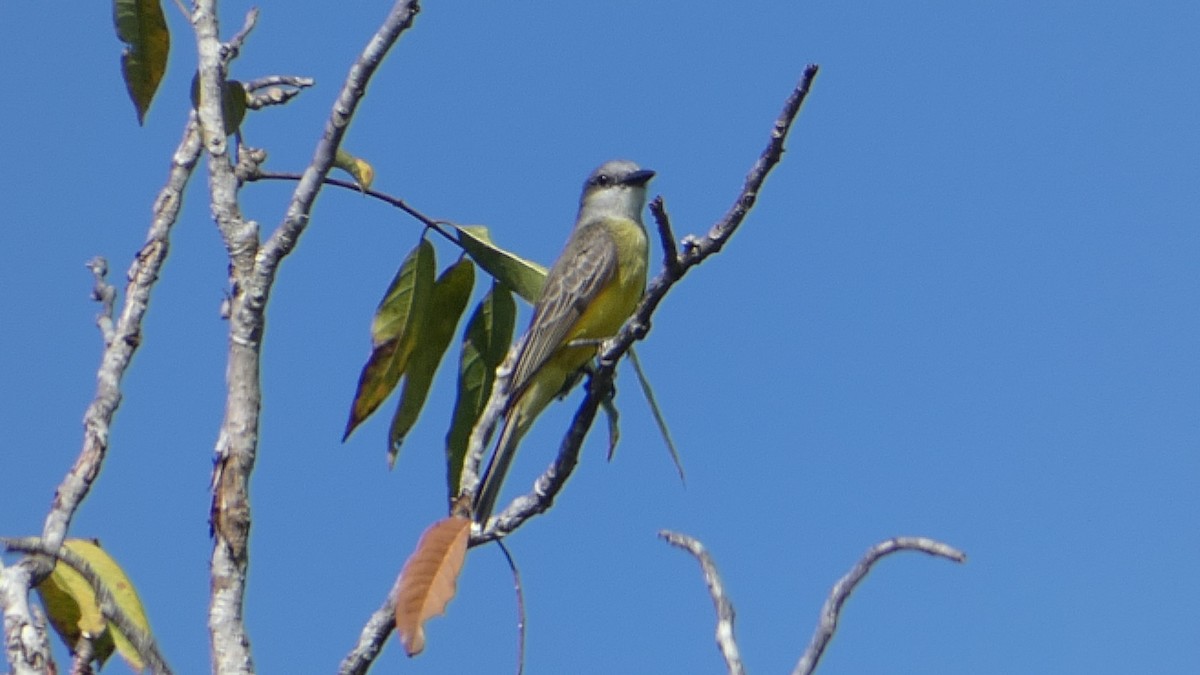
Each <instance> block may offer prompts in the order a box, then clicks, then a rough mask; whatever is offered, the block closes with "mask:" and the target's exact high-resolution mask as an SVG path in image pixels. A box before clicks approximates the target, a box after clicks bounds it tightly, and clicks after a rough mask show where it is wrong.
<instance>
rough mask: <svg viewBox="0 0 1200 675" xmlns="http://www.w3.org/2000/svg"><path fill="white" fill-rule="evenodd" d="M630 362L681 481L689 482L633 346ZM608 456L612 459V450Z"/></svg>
mask: <svg viewBox="0 0 1200 675" xmlns="http://www.w3.org/2000/svg"><path fill="white" fill-rule="evenodd" d="M629 362H630V363H632V364H633V372H635V373H637V380H638V384H640V385H641V386H642V393H643V394H645V395H646V402H647V403H649V404H650V413H651V414H653V415H654V422H655V423H656V424H658V432H659V433H660V434H662V438H663V442H665V443H666V444H667V451H668V452H670V453H671V461H672V462H674V463H675V470H676V471H678V472H679V481H680V482H681V483H687V479H686V478H685V477H684V475H683V462H682V461H681V460H680V459H679V449H678V448H676V447H675V441H674V439H672V438H671V430H670V429H668V428H667V418H666V417H663V414H662V409H661V408H659V407H658V401H657V400H656V399H655V397H654V389H653V388H651V387H650V380H649V378H647V377H646V372H645V371H643V370H642V362H641V361H640V360H639V359H638V356H637V352H635V351H633V347H630V348H629ZM608 458H609V459H612V451H611V450H610V451H609V456H608Z"/></svg>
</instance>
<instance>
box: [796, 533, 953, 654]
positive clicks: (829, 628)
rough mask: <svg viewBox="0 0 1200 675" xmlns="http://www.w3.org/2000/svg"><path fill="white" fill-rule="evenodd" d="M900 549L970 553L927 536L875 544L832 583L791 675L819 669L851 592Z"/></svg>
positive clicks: (936, 553)
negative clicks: (884, 559) (817, 619)
mask: <svg viewBox="0 0 1200 675" xmlns="http://www.w3.org/2000/svg"><path fill="white" fill-rule="evenodd" d="M898 551H920V552H922V553H928V554H929V555H934V556H938V557H941V558H945V559H947V560H952V561H954V562H957V563H962V562H966V560H967V555H966V554H965V553H963V552H962V551H959V550H958V549H956V548H953V547H951V546H948V545H946V544H943V543H941V542H939V541H934V540H933V539H926V538H925V537H894V538H892V539H888V540H886V541H883V542H880V543H878V544H876V545H874V546H872V547H871V548H870V549H869V550H868V551H867V553H866V554H865V555H864V556H863V557H862V559H861V560H859V561H858V563H857V564H856V565H855V566H854V567H853V568H852V569H851V570H850V571H849V572H847V573H846V576H844V577H842V578H841V579H839V580H838V582H837V583H836V584H834V585H833V589H832V590H831V591H830V592H829V597H828V598H827V599H826V600H825V606H824V607H822V608H821V618H820V621H818V622H817V628H816V630H815V631H814V632H813V636H812V640H810V641H809V643H808V649H805V650H804V654H803V656H801V657H800V661H799V662H798V663H797V664H796V668H795V670H793V671H792V675H810V674H811V673H812V672H813V671H814V670H816V669H817V664H818V663H819V662H820V661H821V656H822V655H824V653H825V648H826V647H827V646H829V641H830V640H832V639H833V634H834V632H835V631H837V625H838V618H839V616H840V615H841V612H842V605H844V604H846V600H847V599H848V598H849V597H850V594H851V593H853V592H854V589H855V587H857V586H858V584H859V582H861V581H862V580H863V579H864V578H865V577H866V576H867V573H868V572H870V571H871V568H872V567H873V566H874V565H875V563H877V562H879V560H880V559H882V558H883V557H884V556H887V555H890V554H892V553H896V552H898Z"/></svg>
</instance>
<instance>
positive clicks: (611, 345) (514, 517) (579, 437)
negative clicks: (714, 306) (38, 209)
mask: <svg viewBox="0 0 1200 675" xmlns="http://www.w3.org/2000/svg"><path fill="white" fill-rule="evenodd" d="M818 70H819V68H818V66H817V65H816V64H810V65H809V66H807V67H806V68H805V69H804V74H803V75H802V76H801V78H800V81H799V83H798V84H797V85H796V87H795V89H793V90H792V93H791V95H790V96H788V99H787V101H786V102H784V106H783V111H782V112H780V114H779V117H778V118H776V120H775V124H774V126H773V127H772V129H771V137H770V140H769V141H768V142H767V146H766V148H765V149H764V150H763V151H762V154H761V155H760V156H759V158H758V161H756V162H755V164H754V166H753V167H752V168H751V169H750V172H749V174H748V175H747V176H746V181H745V183H744V184H743V186H742V190H741V192H740V193H739V194H738V196H737V198H736V199H735V200H734V203H733V206H732V207H730V209H729V211H728V212H727V213H726V214H725V216H724V217H723V218H722V219H721V220H719V221H717V223H716V224H714V225H713V226H712V227H711V228H710V229H709V231H708V233H707V234H706V235H705V236H704V237H703V238H699V239H697V238H694V237H689V238H688V239H686V240H685V244H687V245H686V246H685V248H684V250H683V251H681V252H680V253H679V255H678V256H677V257H678V260H679V265H678V266H677V267H675V268H674V269H672V268H670V267H668V268H665V269H663V270H662V271H661V272H660V273H659V274H658V276H656V277H655V278H654V280H653V281H652V282H650V284H649V286H648V287H647V289H646V294H645V295H644V296H643V297H642V301H641V304H639V305H638V308H637V310H636V311H635V312H634V314H633V316H632V317H630V319H629V320H628V321H626V322H625V325H624V326H623V327H622V328H621V331H620V332H619V333H618V334H617V336H616V337H614V338H613V339H611V340H609V341H608V342H607V343H606V346H605V347H604V348H602V349H601V352H600V355H599V364H600V366H599V367H598V368H597V369H596V371H595V373H594V374H593V375H592V378H591V379H590V381H589V384H588V387H587V393H586V395H585V396H584V399H583V401H582V402H581V403H580V404H579V408H578V410H577V411H576V414H575V417H574V419H573V420H572V422H571V426H570V428H569V429H568V430H567V433H566V436H565V437H564V438H563V442H562V443H561V444H560V445H559V455H560V456H559V457H558V458H556V459H555V460H554V462H553V463H552V464H551V465H550V466H549V467H548V468H547V469H546V470H545V472H544V473H543V474H542V475H541V476H539V477H538V479H537V480H536V481H535V482H534V488H533V490H532V491H531V492H529V493H528V494H526V495H523V496H521V497H518V498H517V499H515V500H513V502H512V503H511V504H510V505H509V506H508V507H506V508H505V509H504V511H502V512H501V513H500V515H499V516H497V517H496V518H494V519H493V520H491V521H489V523H490V525H489V526H485V527H483V529H482V531H480V532H477V533H473V534H472V537H471V543H472V545H475V544H477V543H482V542H483V541H488V540H491V539H495V538H498V537H501V536H505V535H506V534H508V533H510V532H512V531H513V530H515V529H516V528H517V527H520V525H521V524H522V523H523V522H524V521H525V520H527V519H528V518H530V517H532V516H534V515H537V514H539V513H543V512H545V511H546V509H547V508H549V505H550V503H552V502H553V500H554V497H555V495H556V494H557V492H558V490H559V489H561V487H562V485H564V484H565V483H566V480H567V478H569V477H570V473H571V471H572V470H573V469H574V467H575V465H576V463H577V460H578V456H579V448H580V446H581V445H582V444H583V439H584V437H585V436H586V435H587V431H588V430H589V429H590V428H591V426H592V422H593V420H594V419H595V416H596V411H597V410H598V409H599V407H600V400H601V399H603V398H604V397H606V396H609V395H610V393H611V391H612V380H613V376H614V373H615V370H616V365H617V361H618V360H619V359H620V358H621V356H623V355H624V354H625V352H626V351H628V350H629V347H630V345H632V344H633V342H634V341H635V340H640V339H641V338H643V337H645V335H646V332H647V331H648V330H649V325H650V317H651V315H653V313H654V311H655V310H656V309H657V308H658V305H659V303H661V302H662V300H663V298H664V297H666V295H667V292H668V291H669V290H671V287H672V286H674V285H675V284H676V283H678V282H679V281H680V279H682V278H683V277H684V276H685V275H686V274H687V273H688V272H689V271H690V270H691V269H692V268H693V267H695V266H697V265H699V264H700V263H702V262H704V260H705V259H707V258H708V257H709V256H711V255H713V254H715V253H717V252H718V251H720V250H721V248H722V247H723V246H724V245H725V244H726V242H728V241H729V238H730V237H732V236H733V234H734V232H736V231H737V229H738V227H739V226H740V225H741V224H742V221H743V220H744V219H745V217H746V214H747V213H749V211H750V209H751V208H752V207H753V206H754V202H755V200H756V199H757V196H758V192H759V190H760V189H761V188H762V185H763V182H764V181H765V180H766V178H767V175H768V174H769V173H770V172H771V169H773V168H774V167H775V165H776V164H778V163H779V159H780V158H781V157H782V156H783V146H784V142H785V141H786V140H787V135H788V132H789V130H790V129H791V127H792V123H793V122H794V121H795V119H796V115H797V114H798V113H799V112H800V107H801V105H802V104H803V103H804V99H805V98H806V97H807V96H808V92H809V90H810V88H811V87H812V83H813V80H814V79H815V78H816V76H817V72H818ZM689 242H690V243H689ZM469 459H470V458H468V461H469ZM543 488H544V489H543Z"/></svg>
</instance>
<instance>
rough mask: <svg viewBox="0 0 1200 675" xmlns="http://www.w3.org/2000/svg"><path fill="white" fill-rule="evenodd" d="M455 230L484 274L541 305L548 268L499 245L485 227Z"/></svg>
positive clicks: (477, 226)
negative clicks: (539, 299)
mask: <svg viewBox="0 0 1200 675" xmlns="http://www.w3.org/2000/svg"><path fill="white" fill-rule="evenodd" d="M455 229H456V230H458V243H460V244H462V247H463V248H464V249H465V250H466V251H467V253H469V254H471V257H472V258H474V259H475V262H476V263H478V264H479V266H480V267H482V268H483V269H484V271H486V272H487V273H488V274H490V275H492V277H493V278H495V279H497V280H499V281H501V282H503V283H504V285H506V286H508V287H509V288H511V289H512V290H514V291H516V292H517V295H519V296H521V297H522V298H525V300H527V301H528V302H529V303H530V304H532V303H535V302H537V299H538V296H539V295H541V293H542V285H543V284H544V283H545V282H546V268H545V267H542V266H541V265H539V264H537V263H535V262H532V261H529V260H526V259H524V258H522V257H520V256H518V255H516V254H514V253H510V252H509V251H505V250H504V249H502V248H500V247H499V246H496V244H494V243H492V238H491V236H490V235H489V234H488V230H487V228H486V227H484V226H482V225H464V226H462V227H459V226H455Z"/></svg>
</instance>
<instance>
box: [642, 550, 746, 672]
mask: <svg viewBox="0 0 1200 675" xmlns="http://www.w3.org/2000/svg"><path fill="white" fill-rule="evenodd" d="M658 536H660V537H662V538H663V539H665V540H666V542H667V543H668V544H670V545H672V546H675V547H677V548H681V549H683V550H685V551H687V552H688V553H691V554H692V555H693V556H694V557H695V558H696V560H697V562H699V563H700V569H701V570H702V571H703V572H704V583H705V584H707V585H708V594H709V595H710V596H711V597H712V601H713V607H714V608H716V610H717V648H718V649H720V650H721V656H724V657H725V667H726V668H727V669H728V670H729V675H745V673H746V668H745V666H743V665H742V656H741V654H740V653H738V646H737V639H736V638H734V636H733V622H734V619H735V616H736V612H734V610H733V603H732V602H730V601H729V597H728V596H727V595H725V585H724V584H723V583H721V575H719V574H717V565H716V563H714V562H713V559H712V556H711V555H709V554H708V551H707V550H705V549H704V545H703V544H701V543H700V542H699V541H697V540H695V539H693V538H692V537H689V536H687V535H686V534H680V533H678V532H671V531H669V530H663V531H661V532H659V533H658Z"/></svg>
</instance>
